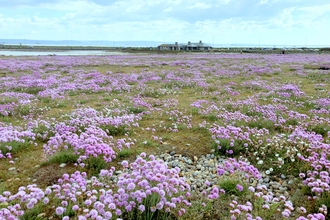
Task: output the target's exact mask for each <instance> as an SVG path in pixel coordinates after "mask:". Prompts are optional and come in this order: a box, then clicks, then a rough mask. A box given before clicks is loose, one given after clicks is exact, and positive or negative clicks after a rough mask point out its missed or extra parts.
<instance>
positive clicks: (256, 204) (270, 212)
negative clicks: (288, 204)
mask: <svg viewBox="0 0 330 220" xmlns="http://www.w3.org/2000/svg"><path fill="white" fill-rule="evenodd" d="M264 202H265V200H264V199H263V198H255V200H254V201H253V211H252V214H253V215H254V216H259V217H261V218H262V219H273V218H274V216H275V215H276V213H278V211H277V209H278V208H279V207H280V206H281V205H282V203H281V202H275V203H272V204H270V205H269V209H264V208H263V207H262V206H263V205H264Z"/></svg>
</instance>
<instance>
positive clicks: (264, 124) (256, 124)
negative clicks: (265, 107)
mask: <svg viewBox="0 0 330 220" xmlns="http://www.w3.org/2000/svg"><path fill="white" fill-rule="evenodd" d="M247 126H249V127H250V128H257V129H259V130H260V129H263V128H266V129H267V130H268V131H274V129H275V126H274V123H273V122H272V121H269V120H263V119H260V120H257V121H250V122H248V123H247Z"/></svg>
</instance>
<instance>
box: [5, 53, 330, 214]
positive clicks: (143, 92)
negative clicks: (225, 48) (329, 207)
mask: <svg viewBox="0 0 330 220" xmlns="http://www.w3.org/2000/svg"><path fill="white" fill-rule="evenodd" d="M269 56H270V55H269ZM273 56H275V55H273ZM326 58H328V57H326ZM326 58H320V59H319V60H320V61H312V60H309V59H306V60H304V58H303V57H298V58H297V59H293V58H290V59H288V60H285V59H283V58H282V57H280V58H277V57H268V55H265V56H264V57H263V56H260V57H255V55H251V57H249V55H244V56H240V55H236V56H234V55H230V56H229V57H217V56H215V55H210V56H208V55H184V56H176V55H173V56H170V55H169V56H159V57H158V56H153V55H150V57H149V56H135V57H131V56H129V57H127V58H125V56H124V57H123V58H118V57H107V58H100V60H98V58H97V57H93V58H88V62H87V63H86V62H84V61H82V60H80V59H78V58H77V61H76V62H74V61H72V62H69V63H67V64H65V62H63V60H62V59H59V60H51V59H49V60H48V61H45V60H46V59H45V58H41V60H38V58H35V57H31V58H29V57H26V58H7V57H6V58H1V60H0V62H2V61H3V62H5V61H6V62H7V61H8V60H10V62H12V63H13V65H14V66H15V65H18V63H20V62H27V63H28V62H36V63H40V64H41V65H40V66H38V67H33V65H30V66H29V65H28V64H27V65H26V66H25V67H22V68H17V69H16V70H15V69H14V70H9V68H4V67H3V69H0V72H6V77H12V78H11V79H10V81H12V80H18V81H19V80H20V79H21V77H22V76H26V75H30V74H31V73H33V72H36V71H37V72H40V73H41V78H42V79H46V78H47V77H50V76H52V75H56V80H57V81H61V80H62V83H58V84H54V85H52V86H51V87H52V88H59V89H60V88H61V86H64V85H65V84H66V83H72V84H75V83H80V84H79V85H80V86H82V85H86V87H88V85H89V84H88V83H94V84H97V85H98V86H100V87H101V88H105V87H107V88H110V89H109V90H108V91H105V90H102V89H101V90H99V91H92V90H91V89H84V88H76V89H68V90H66V91H64V93H63V95H62V96H63V98H54V99H52V98H50V97H41V96H40V95H39V93H38V92H40V91H43V90H46V89H48V88H44V87H42V85H41V87H40V89H38V88H37V87H28V88H26V87H24V83H18V86H17V87H16V89H15V91H17V92H25V93H28V94H31V95H34V96H35V97H36V100H35V101H32V102H31V104H28V105H20V104H18V107H15V110H14V111H13V112H12V113H11V114H9V115H8V116H7V115H0V122H1V123H3V124H2V125H9V124H11V125H13V126H20V127H22V128H23V129H25V128H26V127H27V124H28V122H33V121H37V120H45V121H48V122H50V123H59V122H66V120H67V119H66V118H65V115H69V114H71V113H72V112H73V111H74V110H76V109H81V108H93V109H96V110H100V111H102V110H104V108H107V109H120V110H122V111H126V112H129V113H133V114H135V115H138V114H141V119H140V120H139V121H138V124H139V127H134V126H131V127H129V128H127V129H128V130H125V128H116V129H115V130H113V131H111V132H114V133H111V134H113V135H112V136H113V137H114V138H115V139H116V140H117V139H120V138H130V139H132V140H133V139H134V145H133V146H131V147H130V149H123V150H122V151H120V150H116V152H117V154H118V155H117V158H116V159H114V160H113V161H112V162H109V163H103V162H102V161H99V160H96V161H89V162H88V166H86V167H84V168H82V167H76V166H74V163H76V161H77V157H76V156H75V155H74V154H73V153H72V152H66V151H65V153H63V152H62V153H61V152H58V153H56V154H55V155H53V156H49V155H46V154H45V152H44V149H43V148H44V147H43V146H44V145H45V144H47V141H48V140H49V138H46V139H37V140H35V141H31V144H29V143H28V144H26V145H22V146H18V147H17V150H16V151H15V152H12V156H13V158H12V159H0V193H2V192H4V191H11V192H15V191H16V190H17V189H18V188H19V187H20V186H25V185H27V184H32V183H36V184H38V186H40V187H46V186H47V185H51V184H54V183H56V181H57V179H58V178H60V177H61V176H62V175H63V174H64V173H69V174H70V173H73V172H74V171H76V170H80V171H86V172H87V173H88V175H89V176H92V175H97V174H98V172H99V170H100V169H105V168H110V167H111V166H115V167H118V163H120V162H121V161H122V160H124V159H125V160H129V161H133V160H134V159H135V157H136V155H138V154H140V153H141V152H146V153H147V154H148V155H149V154H161V153H164V152H171V151H173V150H174V151H175V152H176V153H177V154H181V155H183V156H187V157H189V158H192V159H193V158H194V156H196V157H200V156H202V155H205V154H208V153H210V152H213V151H214V148H213V147H214V139H213V138H212V134H211V133H210V132H209V128H211V127H212V125H214V124H215V125H218V126H226V125H230V124H234V125H235V124H236V125H241V126H249V127H251V128H252V127H257V128H259V129H262V128H267V129H268V130H269V131H270V134H269V135H267V138H272V137H274V136H276V135H278V134H280V133H283V132H284V133H285V132H286V135H289V134H290V132H292V129H289V124H284V125H283V126H282V127H281V128H280V127H276V126H277V125H275V124H276V123H273V122H271V121H269V118H267V117H268V116H267V114H262V113H260V112H259V113H258V112H254V110H251V109H253V108H254V106H257V105H258V106H261V108H263V109H266V107H265V106H267V105H270V104H272V105H276V104H275V103H274V102H273V100H274V98H276V99H278V100H280V101H281V100H282V101H283V102H282V103H281V104H282V105H284V106H285V107H286V108H287V109H288V110H290V111H294V112H297V113H299V114H306V115H308V116H310V117H311V118H312V117H314V115H313V114H312V113H310V110H311V109H319V107H317V106H315V104H313V103H314V101H315V100H316V99H320V98H327V97H329V91H330V82H329V71H323V72H320V70H318V69H310V68H306V66H307V65H309V62H314V63H315V62H319V63H320V62H327V61H322V60H326ZM14 59H16V61H15V60H14ZM54 59H55V58H54ZM315 59H316V58H315ZM275 61H276V62H278V63H275ZM176 62H179V63H178V64H177V63H176ZM49 63H51V64H49ZM292 65H296V66H298V68H299V70H296V69H294V70H292ZM313 65H319V64H318V63H317V64H313ZM265 66H266V67H267V68H268V69H267V70H265V71H264V72H262V71H261V72H259V71H255V70H254V69H253V68H257V69H260V68H263V67H265ZM0 68H1V67H0ZM33 68H35V69H33ZM251 69H252V70H251ZM88 74H90V75H89V76H88ZM93 74H94V75H93ZM154 76H157V77H159V79H157V80H151V78H152V77H154ZM6 77H3V78H2V79H1V78H0V85H1V86H0V92H9V91H13V88H9V87H7V86H6V82H8V81H7V80H6ZM102 77H104V78H102ZM106 77H113V78H106ZM130 77H131V78H130ZM171 77H172V78H171ZM97 78H100V82H96V83H95V81H93V80H94V79H97ZM111 80H113V81H111ZM115 80H117V82H116V84H114V82H115ZM87 82H88V83H87ZM200 82H202V83H206V85H205V86H203V85H202V84H199V83H200ZM288 84H292V85H296V86H297V88H299V90H300V92H303V93H304V94H305V95H303V96H294V95H292V91H291V90H285V91H281V90H279V88H281V86H283V85H288ZM319 84H322V85H321V86H320V87H318V85H319ZM121 85H126V86H128V87H129V90H127V89H123V88H119V87H120V86H121ZM116 87H118V88H119V89H115V88H116ZM278 91H281V92H288V93H290V94H291V96H290V97H289V98H285V97H281V96H279V95H278V94H277V93H276V92H278ZM137 97H140V98H141V99H142V100H143V101H144V102H145V103H147V104H148V107H146V106H142V105H138V106H136V105H134V104H133V103H134V98H137ZM0 99H2V104H8V103H11V101H12V100H10V101H9V100H8V99H4V98H0ZM248 99H253V103H252V105H251V106H250V107H251V108H250V110H246V109H247V108H249V107H248V106H249V105H248V104H243V105H242V104H239V103H240V102H243V101H246V100H248ZM198 100H205V101H207V102H208V104H207V105H208V106H206V107H205V109H197V108H194V107H192V106H191V104H192V103H194V102H196V101H198ZM0 101H1V100H0ZM12 102H16V103H19V102H18V101H16V100H13V101H12ZM212 103H213V105H214V106H217V108H218V109H217V110H209V111H207V110H206V109H207V108H208V107H209V106H211V105H212ZM308 103H309V104H308ZM244 106H245V107H244ZM246 107H247V108H246ZM327 108H328V109H329V106H328V107H327ZM204 110H205V111H204ZM226 111H228V112H232V113H234V112H237V111H238V112H241V113H244V114H246V115H248V116H251V117H256V118H257V119H256V120H255V122H253V123H252V122H244V121H242V120H240V119H235V120H233V121H227V119H228V118H221V117H220V116H219V115H220V114H223V113H224V112H226ZM143 113H148V114H143ZM276 114H277V116H281V117H285V118H288V111H285V112H281V111H280V110H277V112H276ZM318 117H322V118H324V120H323V121H324V122H319V121H318V122H315V123H316V124H314V125H313V123H314V122H313V120H314V119H309V120H307V121H306V122H302V123H305V124H307V125H306V126H305V127H306V129H308V127H309V128H310V129H312V130H313V129H314V131H317V126H318V125H319V126H321V129H319V130H320V131H318V133H322V132H323V131H325V132H324V133H322V134H324V136H323V137H324V143H329V136H328V134H327V133H326V131H329V129H330V124H329V115H326V114H325V115H322V114H319V115H318ZM203 123H204V124H205V126H204V127H203V126H202V127H201V126H200V125H201V124H203ZM288 123H289V122H288ZM299 123H300V119H299V118H298V119H296V121H295V122H292V124H293V125H294V126H296V125H297V124H299ZM318 123H319V124H318ZM170 128H171V129H172V128H177V131H176V132H173V131H172V130H171V129H170ZM39 129H40V130H38V131H36V133H43V132H49V133H51V132H52V129H50V128H44V127H39ZM43 129H44V130H43ZM109 129H110V128H109ZM120 129H124V130H120ZM153 129H154V131H152V130H153ZM327 129H328V130H327ZM51 135H52V134H50V135H49V136H50V137H51ZM154 137H158V138H161V141H159V139H158V140H155V139H154ZM32 142H33V143H32ZM0 144H1V145H0V149H1V150H2V151H3V150H4V149H5V145H6V143H1V142H0ZM288 146H291V145H289V144H288ZM305 150H306V149H305ZM270 152H271V151H270ZM279 152H280V151H279ZM304 152H305V151H304ZM239 155H240V154H238V156H239ZM241 156H244V157H248V158H249V159H251V162H252V163H256V162H257V160H256V159H255V158H254V156H253V152H251V154H250V153H248V154H241ZM264 156H265V158H266V157H267V156H268V157H270V158H274V154H273V153H269V155H267V154H266V155H264ZM265 161H266V159H265ZM62 163H65V164H66V165H65V166H63V167H61V166H60V165H61V164H62ZM255 165H257V164H255ZM271 165H272V164H271ZM271 165H270V166H271ZM295 165H302V166H307V167H308V168H306V169H309V168H310V167H309V166H308V165H305V164H298V163H297V164H289V165H288V166H287V168H288V167H289V168H288V170H289V171H290V169H291V167H293V166H295ZM13 167H14V169H12V168H13ZM285 167H286V166H283V168H282V169H285ZM258 168H260V170H263V171H265V170H267V169H268V167H266V166H264V167H262V166H259V167H258ZM288 170H286V171H284V170H281V171H280V172H278V175H280V173H283V172H287V171H288ZM292 172H296V173H295V175H297V174H299V172H298V173H297V171H292ZM228 184H229V185H230V183H227V185H228ZM221 187H222V188H225V187H226V186H221ZM228 187H230V186H228ZM237 194H238V196H239V197H240V198H241V200H242V201H245V200H246V198H248V196H247V195H246V194H245V195H244V194H241V193H237ZM325 194H326V196H327V197H326V198H330V197H329V193H328V192H327V193H325ZM308 195H309V194H308V193H302V194H301V195H299V196H301V197H300V198H301V200H304V199H305V198H307V196H308ZM236 197H237V195H236ZM232 198H234V196H232V195H230V194H229V195H228V196H227V195H224V196H223V197H221V198H220V199H218V200H217V201H215V202H209V203H207V204H206V206H205V207H204V206H201V202H199V201H200V200H202V199H201V198H200V197H198V195H193V197H192V201H193V202H192V203H193V206H192V208H190V209H189V210H188V211H187V215H186V216H185V217H184V219H223V218H224V219H226V218H229V215H230V214H229V207H228V204H229V203H230V201H231V200H232ZM204 202H205V201H204ZM295 205H296V206H298V205H301V202H299V201H298V200H297V201H296V204H295ZM318 205H319V204H318V203H317V202H314V203H313V204H312V203H311V204H309V205H308V207H307V208H308V209H309V211H311V212H312V211H315V210H317V209H318V207H317V206H318ZM47 214H49V213H48V212H47ZM274 216H276V215H275V214H274ZM265 219H272V217H269V218H265Z"/></svg>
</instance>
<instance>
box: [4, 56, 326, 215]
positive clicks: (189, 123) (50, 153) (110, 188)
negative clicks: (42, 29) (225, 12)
mask: <svg viewBox="0 0 330 220" xmlns="http://www.w3.org/2000/svg"><path fill="white" fill-rule="evenodd" d="M329 69H330V55H328V54H285V55H279V54H268V55H267V54H264V55H262V54H179V55H174V54H172V55H159V54H158V55H157V54H150V55H141V54H138V55H122V56H36V57H4V56H3V57H0V219H80V220H82V219H144V220H146V219H173V220H175V219H300V220H303V219H330V217H329V213H328V209H329V208H330V174H329V173H330V117H329V116H330V70H329ZM329 212H330V211H329Z"/></svg>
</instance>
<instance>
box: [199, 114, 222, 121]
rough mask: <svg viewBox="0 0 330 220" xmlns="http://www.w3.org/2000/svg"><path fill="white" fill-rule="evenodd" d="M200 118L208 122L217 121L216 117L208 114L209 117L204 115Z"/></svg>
mask: <svg viewBox="0 0 330 220" xmlns="http://www.w3.org/2000/svg"><path fill="white" fill-rule="evenodd" d="M202 118H204V119H206V120H208V121H210V122H215V121H216V120H218V117H217V116H216V115H214V114H210V115H205V116H203V117H202Z"/></svg>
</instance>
